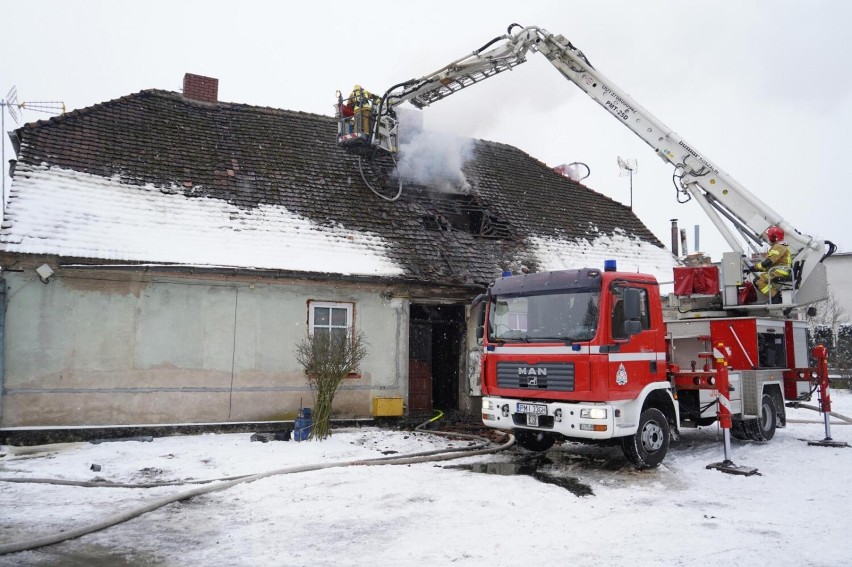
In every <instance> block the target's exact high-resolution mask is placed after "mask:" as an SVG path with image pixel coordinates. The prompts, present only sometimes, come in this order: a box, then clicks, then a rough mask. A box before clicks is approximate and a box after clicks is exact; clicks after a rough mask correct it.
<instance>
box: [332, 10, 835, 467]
mask: <svg viewBox="0 0 852 567" xmlns="http://www.w3.org/2000/svg"><path fill="white" fill-rule="evenodd" d="M529 53H540V54H542V55H543V56H544V57H546V58H547V60H548V61H549V62H550V63H551V64H552V65H553V66H554V67H555V68H556V70H557V71H559V73H560V74H561V75H562V76H563V77H565V78H566V79H568V80H569V81H570V82H572V83H573V84H574V85H576V86H578V87H579V88H580V89H581V90H582V91H584V92H585V93H586V94H588V95H589V96H590V97H591V98H592V99H594V100H595V101H596V102H597V103H598V104H600V105H601V107H603V108H604V109H605V110H606V111H607V112H609V113H610V114H611V115H612V116H613V117H614V118H616V119H617V120H618V121H620V122H621V123H622V124H624V126H626V127H627V128H629V129H630V130H631V131H632V132H634V133H635V134H636V135H637V136H639V137H640V138H641V139H642V140H644V141H645V142H646V143H647V144H648V145H650V146H651V148H653V150H654V152H655V153H656V154H657V155H658V156H659V157H660V158H661V159H663V160H664V161H665V162H667V163H669V164H671V165H672V166H673V167H674V170H675V174H674V179H675V184H676V188H677V191H678V201H679V202H686V201H688V200H691V199H695V201H696V202H698V204H699V205H700V206H701V207H702V209H703V210H704V211H705V213H706V214H707V215H708V216H709V218H710V219H711V221H712V222H713V224H714V225H715V226H716V228H717V229H718V230H719V231H720V232H721V234H722V235H723V237H724V238H725V240H726V242H727V243H728V244H729V246H730V248H731V251H730V252H726V253H725V254H723V258H722V261H721V262H720V263H717V264H711V263H709V262H707V263H704V264H703V265H688V266H680V267H676V268H675V274H674V281H675V286H674V288H675V290H674V293H672V294H669V295H668V297H665V298H664V297H662V296H661V294H660V290H659V284H658V282H657V281H656V280H655V278H654V277H652V276H650V275H643V274H637V273H628V272H619V271H618V269H617V265H616V262H614V261H610V262H607V264H606V265H605V266H603V267H599V266H597V267H595V266H593V267H588V268H584V269H575V270H565V271H554V272H542V273H530V274H522V275H512V274H504V276H503V277H500V278H498V279H497V280H496V281H495V282H493V283H492V284H491V285H490V286H489V288H488V291H487V293H486V294H483V296H482V297H481V298H479V299H478V300H477V304H481V306H482V308H481V309H480V310H479V313H480V318H479V324H478V327H477V335H478V338H479V339H481V340H482V345H483V356H482V367H481V372H482V393H483V398H482V421H483V423H484V424H485V425H487V426H490V427H493V428H497V429H503V430H508V431H512V432H514V434H515V437H516V439H517V441H518V443H519V444H520V445H522V446H523V447H525V448H527V449H530V450H536V451H542V450H547V449H548V448H550V447H551V446H552V445H553V444H554V443H555V442H556V441H558V440H564V439H570V440H579V441H587V442H598V443H620V444H621V445H622V448H623V450H624V453H625V455H626V457H627V459H628V460H629V461H630V462H632V463H633V464H634V465H635V466H636V467H637V468H651V467H654V466H657V465H658V464H659V463H660V462H662V461H663V459H664V457H665V455H666V452H667V450H668V446H669V443H670V441H671V440H672V439H673V438H676V437H677V435H678V434H679V432H680V430H681V429H683V428H689V427H700V426H707V425H711V424H713V423H714V422H716V421H717V420H719V422H720V423H721V424H722V426H723V428H724V431H725V441H726V443H725V445H726V451H725V455H726V462H728V461H729V459H728V458H727V457H728V445H729V434H730V435H732V436H733V437H735V438H739V439H751V440H756V441H769V440H770V439H772V437H773V435H774V433H775V430H776V428H779V427H784V426H785V425H786V414H785V402H786V401H790V400H799V399H803V398H806V397H809V396H811V395H812V394H814V393H815V392H816V391H817V390H819V395H820V404H821V409H822V410H823V412H824V416H825V427H826V441H830V438H831V436H830V429H829V422H828V412H829V411H830V397H829V393H828V375H827V366H826V364H825V357H826V353H825V349H824V348H823V349H815V352H814V353H809V352H808V344H807V325H806V322H805V321H803V320H800V319H799V318H798V316H799V314H800V312H801V311H802V310H805V309H808V306H811V305H812V304H814V303H816V302H819V301H822V300H824V299H826V298H827V296H828V291H827V278H826V268H825V265H824V264H823V260H824V259H825V258H826V257H827V256H829V255H830V254H831V253H832V252H834V250H835V246H834V245H833V244H832V243H831V242H829V241H823V240H818V239H815V238H813V237H810V236H808V235H806V234H803V233H801V232H800V231H798V230H796V228H795V227H793V226H792V225H791V224H790V223H788V222H787V221H786V220H785V219H784V218H783V217H782V216H781V215H780V214H778V213H777V212H775V211H774V210H773V209H772V208H770V207H769V206H768V205H766V204H765V203H764V202H762V201H761V200H760V199H759V198H757V197H756V196H755V195H754V194H752V193H750V192H749V191H748V190H746V189H745V187H743V186H742V185H740V184H739V183H738V182H737V181H736V180H735V179H733V178H732V177H731V176H730V175H728V174H727V173H725V172H724V171H723V170H722V169H720V168H719V167H718V166H717V165H716V164H714V163H713V162H712V161H711V160H710V159H708V158H707V157H706V156H704V154H702V153H701V152H699V151H698V150H697V149H696V148H695V146H693V145H692V144H690V143H687V142H686V141H685V140H683V139H682V138H681V137H680V136H678V135H677V134H676V133H675V132H674V131H673V130H671V129H670V128H668V127H667V126H666V125H665V124H663V123H662V122H661V121H659V120H658V119H657V118H655V117H654V116H652V115H651V114H650V113H649V112H648V111H647V110H645V109H644V108H643V107H642V106H640V105H639V104H638V103H636V102H635V101H634V100H633V99H632V98H631V97H630V96H629V95H628V94H627V93H626V92H624V91H622V90H621V89H620V88H618V87H617V86H616V85H615V84H613V83H612V82H611V81H610V80H609V79H607V78H606V77H605V76H604V75H603V74H601V73H600V72H599V71H598V70H597V69H595V68H594V66H593V65H592V64H591V63H590V61H589V59H588V58H587V57H586V55H585V54H583V52H582V51H580V50H579V49H578V48H577V47H575V46H574V45H573V44H572V43H571V42H570V41H568V40H567V39H565V38H564V37H563V36H561V35H554V34H551V33H549V32H548V31H546V30H544V29H542V28H539V27H536V26H531V27H522V26H520V25H518V24H512V25H511V26H509V28H508V29H507V31H506V34H504V35H501V36H499V37H496V38H494V39H492V40H491V41H489V42H488V43H486V44H485V45H483V46H482V47H481V48H479V49H477V50H476V51H473V52H472V53H470V54H468V55H466V56H464V57H462V58H460V59H458V60H456V61H453V62H452V63H450V64H449V65H446V66H445V67H442V68H441V69H439V70H438V71H436V72H434V73H430V74H429V75H426V76H424V77H420V78H416V79H411V80H409V81H405V82H402V83H399V84H397V85H394V86H393V87H391V88H390V89H388V91H386V92H385V93H384V94H383V95H382V96H378V95H370V96H369V100H367V99H362V100H360V101H358V110H359V111H360V112H352V111H351V109H350V111H349V112H346V105H345V104H344V101H343V99H342V97H341V96H340V95H339V94H338V104H337V109H338V118H339V130H338V142H339V143H340V145H341V146H343V147H345V148H346V149H347V150H349V151H351V152H353V153H357V154H358V155H359V157H360V160H361V163H362V168H363V167H364V166H365V164H373V167H375V164H376V163H382V160H384V161H383V163H384V164H385V165H384V166H379V167H387V166H390V167H392V166H393V164H394V163H395V158H394V155H395V154H396V153H397V151H398V139H399V136H398V129H399V121H398V119H397V115H396V112H395V110H394V109H395V108H396V107H397V106H398V105H399V104H401V103H403V102H406V101H408V102H410V103H412V104H413V105H414V106H416V107H418V108H423V107H425V106H428V105H430V104H432V103H433V102H436V101H438V100H441V99H442V98H445V97H447V96H449V95H451V94H453V93H456V92H459V91H460V90H462V89H464V88H467V87H469V86H472V85H474V84H476V83H478V82H480V81H482V80H484V79H487V78H489V77H492V76H494V75H496V74H498V73H501V72H503V71H507V70H511V69H512V68H514V67H516V66H517V65H519V64H521V63H523V62H524V61H525V60H526V57H527V55H528V54H529ZM353 120H354V121H355V122H356V124H354V125H353V124H352V121H353ZM362 176H364V177H365V181H367V176H366V175H365V173H364V171H362ZM368 185H369V183H368ZM371 189H373V190H374V191H376V188H374V187H371ZM401 191H402V186H401V181H400V186H399V188H398V191H397V195H396V197H392V198H389V199H390V200H392V199H394V198H398V196H399V192H401ZM385 198H388V197H387V196H385ZM773 226H774V227H779V228H781V229H782V230H783V231H784V233H785V237H786V238H785V239H786V243H787V245H788V247H789V251H790V253H791V257H792V266H791V268H792V269H791V270H790V271H791V272H792V274H791V275H789V276H787V277H776V278H773V274H772V273H771V271H770V273H769V274H768V278H769V282H770V285H771V286H772V287H773V288H774V291H775V292H776V293H775V294H774V295H777V296H778V297H779V298H780V302H773V301H770V300H769V297H768V296H767V297H758V298H757V299H756V300H755V299H753V298H746V296H747V294H746V293H744V291H747V290H748V289H749V281H748V280H749V274H750V272H752V271H754V265H753V264H752V263H751V260H750V259H749V257H748V256H747V255H746V254H745V250H744V249H743V245H742V244H741V242H740V240H739V238H738V236H739V237H741V238H742V240H743V241H745V242H746V243H747V246H749V247H750V248H751V251H752V253H753V254H757V253H758V252H759V251H760V249H761V248H762V247H763V245H764V244H765V243H766V236H765V234H766V231H767V229H769V228H770V227H773ZM811 309H812V307H811ZM810 354H814V355H815V356H816V360H817V364H816V365H815V366H812V365H811V364H810V363H809V360H810V357H809V355H810Z"/></svg>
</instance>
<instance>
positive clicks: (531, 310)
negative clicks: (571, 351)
mask: <svg viewBox="0 0 852 567" xmlns="http://www.w3.org/2000/svg"><path fill="white" fill-rule="evenodd" d="M600 295H601V294H600V292H599V291H592V290H577V291H562V292H559V293H552V294H537V295H527V296H497V297H493V298H491V310H490V313H491V315H490V318H489V321H488V339H489V340H490V341H492V342H501V341H506V342H509V341H511V342H514V341H518V342H534V341H543V342H548V341H560V342H562V341H565V342H578V341H588V340H591V339H592V338H593V337H594V336H595V333H596V332H597V328H598V307H599V305H600Z"/></svg>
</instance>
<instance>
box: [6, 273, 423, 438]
mask: <svg viewBox="0 0 852 567" xmlns="http://www.w3.org/2000/svg"><path fill="white" fill-rule="evenodd" d="M4 276H5V279H6V282H7V286H8V287H7V295H6V298H7V306H6V327H5V333H4V335H5V336H4V346H5V352H6V357H5V375H4V383H3V387H4V388H3V395H2V417H0V425H2V426H3V427H12V426H31V425H39V426H48V425H57V426H59V425H61V426H66V425H122V424H145V423H160V424H161V423H201V422H232V421H255V420H274V419H287V418H292V417H293V416H294V415H295V412H296V410H297V409H298V408H299V407H300V406H301V405H302V404H304V405H305V406H310V405H311V404H312V401H311V400H312V398H311V392H310V389H309V388H308V386H307V383H306V381H305V377H304V374H303V372H302V369H301V367H300V366H298V363H297V362H296V361H295V359H294V356H293V352H294V348H295V345H296V344H297V343H298V342H299V341H301V340H302V339H303V338H304V337H305V336H306V335H307V318H308V301H309V300H319V301H334V302H352V303H353V304H354V324H355V328H356V329H357V330H360V331H363V332H364V334H365V336H366V340H367V342H368V355H367V357H366V358H365V359H364V361H363V362H362V364H361V370H362V373H361V375H360V377H357V378H351V379H347V380H345V381H344V384H343V385H342V386H341V389H340V391H339V393H338V395H337V397H336V399H335V413H336V415H338V416H340V417H348V416H366V415H370V410H371V405H372V398H373V396H383V397H384V396H402V397H406V395H407V391H406V383H407V379H406V377H407V357H408V301H407V300H406V299H395V298H391V297H390V296H389V295H387V294H384V293H383V291H382V290H381V289H378V288H372V289H371V288H369V287H363V286H357V285H351V284H350V285H346V284H343V283H334V284H329V283H312V282H309V281H295V282H286V283H284V282H278V281H274V280H261V279H258V280H255V281H251V280H248V279H242V280H238V279H236V278H226V277H220V278H207V277H203V276H194V277H180V276H172V277H159V276H150V277H148V276H141V275H139V274H128V273H125V272H103V271H101V272H94V271H86V270H59V273H57V274H56V275H54V276H53V277H51V278H50V282H49V283H48V284H43V283H41V282H40V281H39V279H38V277H37V276H36V275H35V274H34V273H33V272H32V270H25V271H24V272H8V271H7V272H5V273H4Z"/></svg>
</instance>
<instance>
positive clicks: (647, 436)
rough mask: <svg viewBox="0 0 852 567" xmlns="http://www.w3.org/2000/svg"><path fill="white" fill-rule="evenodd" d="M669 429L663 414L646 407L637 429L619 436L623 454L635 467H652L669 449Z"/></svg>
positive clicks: (657, 463)
mask: <svg viewBox="0 0 852 567" xmlns="http://www.w3.org/2000/svg"><path fill="white" fill-rule="evenodd" d="M670 440H671V429H670V428H669V422H668V420H667V419H666V416H665V414H663V412H661V411H660V410H658V409H657V408H648V409H646V410H645V411H643V412H642V415H641V416H639V429H637V430H636V433H635V434H633V435H630V436H629V437H622V438H621V448H622V449H623V450H624V456H625V457H627V460H628V461H630V462H631V463H632V464H633V466H634V467H636V468H637V469H640V470H641V469H652V468H654V467H656V466H657V465H659V464H660V463H662V462H663V459H664V458H665V456H666V453H667V452H668V450H669V441H670Z"/></svg>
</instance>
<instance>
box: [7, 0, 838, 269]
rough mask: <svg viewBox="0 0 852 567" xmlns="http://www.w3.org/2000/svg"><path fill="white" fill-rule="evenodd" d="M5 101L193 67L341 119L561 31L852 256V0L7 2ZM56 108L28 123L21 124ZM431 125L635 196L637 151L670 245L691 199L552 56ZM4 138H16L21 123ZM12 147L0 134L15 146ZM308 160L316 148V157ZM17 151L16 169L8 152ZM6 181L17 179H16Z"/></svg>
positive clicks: (232, 95)
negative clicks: (850, 227)
mask: <svg viewBox="0 0 852 567" xmlns="http://www.w3.org/2000/svg"><path fill="white" fill-rule="evenodd" d="M5 8H6V9H5V10H3V18H2V24H0V48H2V57H0V96H5V93H6V92H8V90H9V88H10V87H11V86H12V85H13V84H14V85H16V86H17V87H18V93H19V96H18V99H19V100H20V101H45V100H63V101H65V103H66V104H67V106H68V108H69V109H75V108H82V107H86V106H90V105H92V104H95V103H98V102H103V101H106V100H110V99H113V98H116V97H120V96H123V95H126V94H130V93H133V92H137V91H140V90H142V89H149V88H158V89H166V90H172V91H177V90H179V89H180V88H181V85H182V78H183V74H184V73H185V72H192V73H197V74H202V75H208V76H212V77H216V78H218V79H219V98H220V100H223V101H229V102H239V103H246V104H253V105H260V106H270V107H276V108H286V109H291V110H301V111H306V112H315V113H321V114H331V111H332V103H333V100H334V92H335V90H336V89H340V90H342V91H345V92H348V90H349V89H350V88H351V87H352V85H353V84H354V83H359V84H361V85H363V86H364V87H366V88H368V89H370V90H373V91H380V92H381V91H384V90H385V89H387V88H388V87H390V86H391V85H393V84H395V83H397V82H399V81H402V80H405V79H409V78H412V77H416V76H421V75H424V74H426V73H429V72H431V71H434V70H435V69H437V68H439V67H441V66H443V65H445V64H446V63H448V62H450V61H452V60H454V59H456V58H458V57H460V56H462V55H464V54H466V53H468V52H470V51H473V50H474V49H476V48H478V47H480V46H481V45H482V44H484V43H485V42H486V41H488V40H490V39H491V38H493V37H495V36H497V35H500V34H502V33H504V31H505V29H506V27H507V26H508V24H510V23H513V22H518V23H520V24H523V25H538V26H541V27H543V28H545V29H547V30H549V31H551V32H553V33H561V34H563V35H565V36H566V37H567V38H568V39H570V40H571V41H572V42H573V43H574V45H576V46H578V47H579V48H580V49H582V50H583V51H584V52H585V53H586V55H587V56H588V57H589V59H590V60H591V62H592V63H593V64H594V65H595V66H596V68H597V69H598V70H599V71H600V72H602V73H603V74H604V75H606V76H607V77H609V78H610V79H611V80H612V81H613V82H614V83H615V84H616V85H617V86H619V87H621V88H622V89H624V90H625V91H627V92H628V93H629V94H630V95H631V96H632V97H633V98H634V99H635V100H636V101H637V102H638V103H639V104H640V105H642V106H644V107H645V108H647V109H648V110H650V111H651V112H652V113H654V114H655V115H656V116H657V118H659V119H660V120H662V121H663V122H664V123H665V124H667V125H668V126H669V127H671V128H673V129H674V130H675V131H676V132H678V133H679V134H680V135H681V136H683V137H684V139H685V140H686V141H687V142H688V143H689V144H690V145H692V146H693V147H695V148H698V149H699V151H701V152H702V153H703V154H704V155H705V156H707V157H708V158H709V159H711V160H712V161H714V162H715V163H716V164H717V165H718V166H720V167H721V168H722V169H724V170H725V171H727V172H728V173H730V174H732V175H733V176H734V177H735V178H736V179H737V180H738V181H739V182H740V183H742V184H743V185H744V186H745V187H747V188H749V190H751V191H752V192H753V193H754V194H756V195H757V196H758V197H759V198H761V199H763V200H764V201H766V202H768V203H769V204H770V205H771V206H772V207H773V208H774V209H775V210H776V211H778V212H779V213H780V214H781V215H783V216H784V217H785V218H786V219H787V220H788V221H789V222H790V223H792V224H793V225H794V226H796V227H797V228H799V230H801V231H802V232H805V233H808V234H811V235H814V236H817V237H819V238H825V239H829V240H832V241H834V242H835V243H837V244H838V245H839V246H840V247H841V250H843V251H849V250H850V249H852V237H850V235H849V232H848V231H847V230H845V229H844V228H843V227H844V226H845V225H846V224H847V223H848V220H847V218H848V213H847V211H849V210H850V209H852V196H850V192H849V190H848V189H847V182H846V180H845V179H844V170H845V167H844V164H845V163H846V161H847V160H848V156H847V154H846V152H847V151H849V150H850V149H852V60H850V58H849V52H850V48H852V40H850V39H849V37H848V32H847V30H846V28H847V27H848V23H849V22H850V21H852V4H850V3H848V2H841V1H824V2H820V1H804V0H802V1H781V0H772V1H768V0H761V1H750V2H741V1H733V0H725V1H718V2H712V1H696V0H682V1H677V2H675V1H662V0H654V1H650V0H646V1H642V2H606V1H572V2H565V1H561V2H560V1H552V2H550V1H536V2H533V1H530V2H507V1H502V0H489V1H487V2H485V1H477V2H457V1H455V2H449V1H443V0H438V1H432V2H418V3H396V4H392V5H388V6H386V7H381V8H378V7H376V6H371V5H357V4H353V3H352V2H336V1H328V0H317V1H314V2H310V3H301V4H299V5H296V4H295V3H291V2H287V3H284V2H275V3H274V2H271V1H270V2H254V1H249V0H246V1H243V2H239V3H234V2H221V1H211V0H206V1H203V2H202V1H182V2H166V1H161V0H151V1H149V2H145V3H141V4H139V3H137V4H130V3H126V2H106V1H104V2H96V1H88V2H84V1H73V0H62V1H58V0H57V1H46V0H31V1H29V2H27V3H26V5H25V6H24V5H13V4H12V3H11V2H6V3H5ZM42 116H43V115H39V114H36V113H33V112H26V113H25V118H26V119H27V120H35V119H38V118H40V117H42ZM424 118H425V123H426V126H427V127H428V128H431V129H439V130H446V131H450V132H453V133H455V134H459V135H463V136H472V137H476V138H484V139H488V140H493V141H498V142H503V143H507V144H511V145H514V146H517V147H519V148H521V149H523V150H524V151H526V152H528V153H529V154H531V155H532V156H534V157H536V158H538V159H540V160H542V161H543V162H545V163H547V164H548V165H552V166H555V165H558V164H560V163H565V162H573V161H582V162H585V163H587V164H588V165H589V166H590V167H591V170H592V176H591V177H590V178H589V179H587V180H586V182H587V183H588V184H589V186H591V187H592V188H594V189H596V190H598V191H600V192H602V193H604V194H606V195H608V196H610V197H612V198H614V199H616V200H618V201H620V202H623V203H628V202H629V199H630V197H629V190H628V187H629V182H628V179H627V178H625V177H619V170H618V167H617V165H616V157H617V156H623V157H627V158H636V159H638V161H639V172H638V175H636V176H635V178H634V197H633V199H634V207H635V210H636V212H637V214H638V215H639V217H640V218H641V219H642V220H643V221H644V222H645V224H646V225H648V227H649V228H650V229H651V230H653V231H654V232H655V233H656V234H657V235H658V237H659V238H660V239H661V240H662V241H663V242H664V243H666V244H668V243H669V242H670V237H669V228H670V222H669V219H671V218H678V219H680V226H681V228H686V229H687V232H688V237H689V248H690V251H691V250H692V248H693V244H692V239H693V226H694V225H695V224H701V230H702V233H701V248H702V249H703V250H704V251H706V252H709V253H711V254H712V255H713V256H714V258H715V259H719V254H720V253H721V251H722V250H723V249H724V248H725V244H724V242H723V241H722V239H721V237H720V236H718V235H717V234H716V232H715V229H714V228H713V226H712V225H711V224H710V222H709V221H708V220H707V218H706V217H705V216H704V214H703V212H701V210H700V209H699V207H698V206H697V205H696V204H695V203H689V204H688V205H678V204H677V203H676V201H675V192H674V188H673V185H672V182H671V173H672V170H671V168H670V167H669V166H668V165H666V164H664V163H663V162H662V161H660V160H659V159H658V158H657V157H656V156H655V155H654V153H653V151H652V150H651V148H649V147H647V146H646V145H645V144H644V143H643V142H641V141H640V140H639V139H638V138H637V137H635V135H634V134H632V133H631V132H629V131H628V130H627V129H626V128H623V127H622V126H619V125H618V124H617V122H616V120H615V119H613V118H612V117H611V116H610V115H609V114H608V113H607V112H605V111H604V110H603V109H602V108H600V107H598V106H597V104H596V103H594V102H592V101H591V100H590V99H588V98H587V97H586V95H584V94H583V93H582V92H581V91H580V90H579V89H578V88H576V87H575V86H574V85H572V84H570V83H569V82H568V81H566V80H564V79H563V78H561V76H560V75H559V74H558V73H557V72H556V71H555V70H554V69H553V68H552V67H551V66H550V65H549V64H548V63H547V62H546V61H545V59H544V58H543V57H541V56H539V55H533V56H532V57H530V60H529V62H528V63H526V64H525V65H522V66H521V67H519V68H518V69H516V70H515V71H514V72H512V73H506V74H504V75H500V76H497V77H495V78H493V79H491V80H490V81H487V82H486V83H484V84H480V85H477V86H475V87H473V88H469V89H467V90H465V91H464V92H462V93H459V94H457V95H454V96H453V97H450V98H449V99H447V100H444V101H441V102H439V103H436V104H435V105H434V106H433V107H432V108H429V109H427V110H426V111H425V116H424ZM6 129H7V130H10V129H12V124H11V122H10V120H9V119H8V117H7V120H6ZM4 140H5V137H4ZM306 151H309V148H306ZM6 152H7V155H6V158H7V159H10V158H12V157H14V156H13V155H11V154H12V151H11V148H10V146H9V145H8V144H7V150H6ZM4 169H5V168H4Z"/></svg>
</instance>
